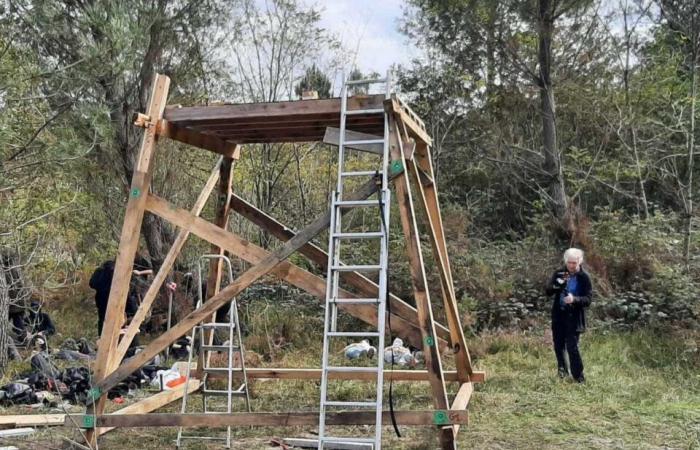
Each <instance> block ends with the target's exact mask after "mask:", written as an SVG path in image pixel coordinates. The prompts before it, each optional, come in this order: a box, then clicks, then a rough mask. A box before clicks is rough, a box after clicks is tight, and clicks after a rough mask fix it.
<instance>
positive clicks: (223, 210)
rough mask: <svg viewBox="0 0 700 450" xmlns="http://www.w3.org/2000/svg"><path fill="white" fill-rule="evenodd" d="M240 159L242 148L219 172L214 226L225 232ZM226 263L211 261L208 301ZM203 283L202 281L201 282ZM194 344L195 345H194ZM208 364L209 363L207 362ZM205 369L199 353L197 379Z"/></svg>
mask: <svg viewBox="0 0 700 450" xmlns="http://www.w3.org/2000/svg"><path fill="white" fill-rule="evenodd" d="M239 157H240V146H236V149H235V151H234V155H233V157H232V158H229V157H225V158H224V161H223V164H221V170H220V172H219V189H218V196H217V203H216V220H215V221H214V224H215V225H216V226H218V227H220V228H223V229H224V230H225V229H226V228H227V227H228V219H229V215H230V212H231V197H232V196H233V192H232V184H233V168H234V166H235V161H236V160H238V158H239ZM211 254H213V255H223V254H224V249H223V248H221V247H218V246H217V245H215V244H212V246H211ZM223 268H224V262H223V261H222V260H221V259H213V260H211V261H209V275H208V277H207V295H206V300H208V299H210V298H212V297H214V296H215V295H216V294H218V293H219V290H220V289H219V286H220V284H221V277H222V276H223ZM200 283H201V280H200ZM215 317H216V313H214V314H213V315H212V321H214V318H215ZM213 338H214V331H213V330H207V331H206V332H205V336H204V339H205V341H206V343H207V344H209V345H212V343H213V342H212V341H213ZM193 344H194V343H193ZM207 363H208V362H207ZM203 367H204V352H199V355H198V357H197V370H196V373H197V377H198V378H199V379H201V377H202V374H203V372H202V368H203Z"/></svg>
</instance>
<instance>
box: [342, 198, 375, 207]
mask: <svg viewBox="0 0 700 450" xmlns="http://www.w3.org/2000/svg"><path fill="white" fill-rule="evenodd" d="M335 206H339V207H341V208H354V207H356V206H379V201H378V200H338V201H337V202H335Z"/></svg>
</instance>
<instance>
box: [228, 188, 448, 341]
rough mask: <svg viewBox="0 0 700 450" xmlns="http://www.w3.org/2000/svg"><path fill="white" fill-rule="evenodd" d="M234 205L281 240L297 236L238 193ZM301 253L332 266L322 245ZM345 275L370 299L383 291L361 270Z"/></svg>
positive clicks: (444, 334)
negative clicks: (321, 247) (360, 271)
mask: <svg viewBox="0 0 700 450" xmlns="http://www.w3.org/2000/svg"><path fill="white" fill-rule="evenodd" d="M231 206H232V207H233V209H234V211H236V212H237V213H239V214H240V215H241V216H243V217H245V218H246V219H248V220H249V221H251V222H252V223H254V224H255V225H257V226H259V227H260V228H262V229H263V230H265V231H267V232H268V233H270V234H272V235H273V236H275V237H276V238H277V239H280V240H282V241H287V240H289V239H291V238H293V237H294V236H295V235H296V233H295V232H294V231H292V230H291V229H290V228H289V227H287V226H285V225H284V224H282V223H280V222H278V221H277V220H275V219H274V218H273V217H271V216H269V215H268V214H266V213H265V212H264V211H261V210H260V209H258V208H256V207H255V206H253V205H251V204H250V203H248V202H247V201H245V200H244V199H242V198H241V197H239V196H237V195H236V194H234V195H233V197H231ZM299 253H301V254H302V255H304V256H306V257H307V258H309V259H310V260H311V261H312V262H313V263H315V264H316V265H318V266H319V267H320V268H321V269H322V270H324V271H325V270H327V269H328V254H327V253H326V252H325V251H323V250H321V249H320V248H319V247H317V246H316V245H314V244H313V243H311V242H309V243H307V244H306V245H304V246H303V247H301V248H300V249H299ZM341 278H342V279H343V281H345V282H346V283H348V284H350V285H351V286H353V287H355V288H357V289H358V290H359V294H360V295H363V296H366V297H367V298H376V296H377V295H378V292H379V286H378V285H377V284H376V283H375V282H374V281H372V280H370V279H369V278H367V277H365V276H364V275H362V274H361V273H358V272H343V273H342V274H341ZM389 299H390V301H391V312H392V313H393V314H396V315H398V316H400V317H403V318H405V319H407V320H409V321H414V320H415V318H416V317H417V315H418V313H417V311H416V308H414V307H413V306H411V305H409V304H408V303H406V302H405V301H404V300H402V299H401V298H399V297H397V296H396V295H394V294H391V293H390V294H389ZM435 329H436V331H437V333H438V336H440V338H441V339H449V338H450V331H449V330H448V329H447V327H445V326H444V325H442V324H440V323H436V324H435Z"/></svg>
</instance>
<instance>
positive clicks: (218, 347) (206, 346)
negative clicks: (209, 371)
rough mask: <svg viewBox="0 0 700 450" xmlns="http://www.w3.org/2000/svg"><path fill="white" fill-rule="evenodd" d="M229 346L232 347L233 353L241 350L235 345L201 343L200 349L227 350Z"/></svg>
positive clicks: (211, 350) (210, 350)
mask: <svg viewBox="0 0 700 450" xmlns="http://www.w3.org/2000/svg"><path fill="white" fill-rule="evenodd" d="M229 348H230V349H233V352H234V353H237V352H240V351H241V348H240V347H239V346H237V345H232V346H228V345H202V350H204V351H209V352H228V349H229Z"/></svg>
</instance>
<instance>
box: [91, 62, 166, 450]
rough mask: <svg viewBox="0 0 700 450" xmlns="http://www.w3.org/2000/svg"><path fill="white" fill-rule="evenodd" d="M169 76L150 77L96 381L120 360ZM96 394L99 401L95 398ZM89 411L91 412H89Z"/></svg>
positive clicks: (95, 407) (102, 397)
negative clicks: (120, 343) (145, 120)
mask: <svg viewBox="0 0 700 450" xmlns="http://www.w3.org/2000/svg"><path fill="white" fill-rule="evenodd" d="M169 86H170V78H168V77H167V76H165V75H160V74H156V76H155V79H154V80H153V90H152V92H151V98H150V102H149V105H148V116H149V118H150V121H149V123H148V124H147V126H146V129H145V131H144V134H143V138H142V141H141V149H140V150H139V154H138V159H137V160H136V165H135V167H134V173H133V176H132V180H131V189H130V190H129V199H128V202H127V205H126V213H125V214H124V224H123V226H122V233H121V237H120V239H119V250H118V253H117V259H116V263H115V266H114V276H113V278H112V287H111V289H110V292H109V300H108V303H107V314H106V316H105V323H104V327H103V328H102V336H100V343H99V346H98V349H97V361H96V364H95V373H94V378H95V381H96V382H100V381H101V380H103V379H104V378H105V377H106V376H107V375H108V374H110V373H111V372H112V371H114V369H116V367H117V365H118V364H119V360H118V359H117V358H116V357H115V356H116V352H115V350H116V348H117V344H118V337H119V330H120V329H121V326H122V324H123V318H124V307H125V305H126V297H127V295H128V293H129V283H130V281H131V271H132V270H133V269H132V268H133V264H134V257H135V256H136V251H137V250H138V245H139V237H140V235H141V223H142V221H143V213H144V207H145V204H146V198H147V196H148V190H149V188H150V185H151V176H152V173H153V153H154V150H155V147H156V141H157V139H158V136H157V134H156V124H157V122H158V120H160V119H161V118H162V117H163V111H164V110H165V104H166V102H167V98H168V88H169ZM91 394H92V395H93V398H94V400H96V403H95V402H93V403H92V404H91V406H90V407H89V408H88V413H92V414H95V413H96V414H102V412H103V411H104V406H105V401H106V398H107V396H106V394H107V393H106V392H95V391H91ZM95 397H99V400H97V398H95ZM90 410H92V412H90ZM95 431H96V430H95V429H92V430H89V431H88V434H87V440H88V444H89V445H90V446H92V447H93V448H95V447H96V438H97V434H96V433H95Z"/></svg>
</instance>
